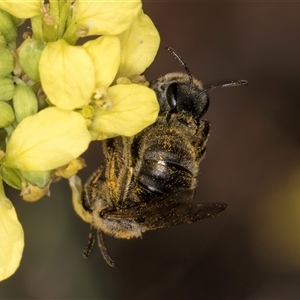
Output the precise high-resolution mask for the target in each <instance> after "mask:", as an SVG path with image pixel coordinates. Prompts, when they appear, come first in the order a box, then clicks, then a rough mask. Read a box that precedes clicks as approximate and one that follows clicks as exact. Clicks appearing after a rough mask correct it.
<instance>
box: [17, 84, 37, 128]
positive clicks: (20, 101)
mask: <svg viewBox="0 0 300 300" xmlns="http://www.w3.org/2000/svg"><path fill="white" fill-rule="evenodd" d="M13 105H14V110H15V114H16V119H17V121H18V122H19V123H20V122H21V121H22V120H23V119H24V118H26V117H29V116H31V115H34V114H36V113H37V111H38V101H37V98H36V95H35V93H34V92H33V91H32V90H31V88H30V87H29V86H28V85H26V84H19V85H17V86H16V88H15V92H14V96H13Z"/></svg>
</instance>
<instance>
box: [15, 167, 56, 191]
mask: <svg viewBox="0 0 300 300" xmlns="http://www.w3.org/2000/svg"><path fill="white" fill-rule="evenodd" d="M19 172H20V175H21V177H22V179H23V182H29V183H31V184H32V185H34V186H37V187H38V188H40V189H44V188H45V187H46V186H47V185H48V184H49V182H50V180H51V176H50V171H22V170H19Z"/></svg>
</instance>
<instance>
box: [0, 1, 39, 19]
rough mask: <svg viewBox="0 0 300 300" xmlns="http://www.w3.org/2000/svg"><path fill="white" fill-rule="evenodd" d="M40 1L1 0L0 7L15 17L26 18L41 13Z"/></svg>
mask: <svg viewBox="0 0 300 300" xmlns="http://www.w3.org/2000/svg"><path fill="white" fill-rule="evenodd" d="M41 3H42V1H41V0H30V1H24V0H1V1H0V8H1V9H3V10H5V11H7V12H8V13H10V14H11V15H13V16H15V17H17V18H21V19H28V18H31V17H33V16H36V15H39V14H41Z"/></svg>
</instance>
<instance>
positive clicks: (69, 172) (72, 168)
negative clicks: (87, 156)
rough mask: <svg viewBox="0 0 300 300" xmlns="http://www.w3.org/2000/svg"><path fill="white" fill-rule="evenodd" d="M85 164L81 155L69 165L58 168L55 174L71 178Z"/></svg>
mask: <svg viewBox="0 0 300 300" xmlns="http://www.w3.org/2000/svg"><path fill="white" fill-rule="evenodd" d="M85 166H86V164H85V161H84V160H83V159H82V158H81V157H78V158H77V159H73V160H72V161H70V163H69V164H68V165H66V166H63V167H61V168H58V169H57V170H56V171H55V176H57V177H63V178H70V177H72V176H74V175H75V174H76V173H77V172H78V171H79V170H81V169H83V168H84V167H85Z"/></svg>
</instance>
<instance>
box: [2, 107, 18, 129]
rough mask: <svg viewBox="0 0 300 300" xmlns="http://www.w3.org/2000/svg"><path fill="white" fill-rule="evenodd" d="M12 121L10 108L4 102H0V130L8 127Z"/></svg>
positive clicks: (13, 116)
mask: <svg viewBox="0 0 300 300" xmlns="http://www.w3.org/2000/svg"><path fill="white" fill-rule="evenodd" d="M14 120H15V115H14V111H13V109H12V107H11V106H10V105H9V104H7V103H6V102H3V101H0V128H2V127H7V126H9V125H10V124H11V123H12V122H13V121H14Z"/></svg>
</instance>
